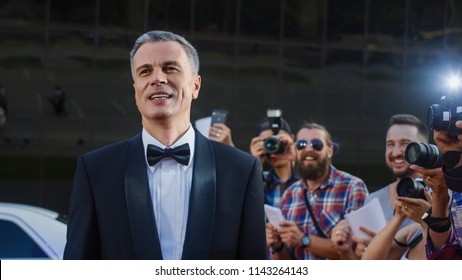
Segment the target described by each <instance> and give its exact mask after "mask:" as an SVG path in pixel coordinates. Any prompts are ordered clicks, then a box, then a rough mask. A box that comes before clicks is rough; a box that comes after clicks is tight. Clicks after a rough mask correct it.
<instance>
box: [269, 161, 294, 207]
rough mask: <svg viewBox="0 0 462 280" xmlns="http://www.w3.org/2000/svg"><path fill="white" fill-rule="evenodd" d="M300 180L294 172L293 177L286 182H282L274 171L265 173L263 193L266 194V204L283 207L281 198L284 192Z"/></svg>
mask: <svg viewBox="0 0 462 280" xmlns="http://www.w3.org/2000/svg"><path fill="white" fill-rule="evenodd" d="M298 179H299V178H298V176H297V174H296V173H294V172H292V175H291V176H290V178H289V179H288V180H287V181H286V182H281V180H279V177H278V176H277V175H276V173H275V172H274V170H273V169H271V170H270V171H265V172H263V191H264V194H265V204H269V205H271V206H274V207H279V206H280V205H281V198H282V195H283V194H284V191H285V190H286V189H287V188H288V187H289V186H290V185H292V184H293V183H295V182H296V181H297V180H298Z"/></svg>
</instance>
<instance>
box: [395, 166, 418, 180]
mask: <svg viewBox="0 0 462 280" xmlns="http://www.w3.org/2000/svg"><path fill="white" fill-rule="evenodd" d="M390 170H391V173H392V174H393V176H395V178H398V179H403V178H405V177H411V175H412V174H413V173H414V170H412V169H411V168H409V167H408V168H406V170H404V171H399V172H394V171H393V169H390Z"/></svg>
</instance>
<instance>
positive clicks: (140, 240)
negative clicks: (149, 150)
mask: <svg viewBox="0 0 462 280" xmlns="http://www.w3.org/2000/svg"><path fill="white" fill-rule="evenodd" d="M143 149H144V148H143V142H142V140H141V134H138V135H137V136H135V137H133V138H132V139H130V140H129V142H128V147H127V154H126V157H125V169H124V170H125V194H126V200H127V208H128V209H127V210H128V218H129V223H130V228H131V232H132V236H133V246H134V248H135V252H136V256H137V258H138V259H162V251H161V247H160V242H159V237H158V234H157V227H156V222H155V217H154V212H153V207H152V199H151V194H150V192H149V183H148V178H147V175H146V161H145V155H144V151H143Z"/></svg>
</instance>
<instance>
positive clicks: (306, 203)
mask: <svg viewBox="0 0 462 280" xmlns="http://www.w3.org/2000/svg"><path fill="white" fill-rule="evenodd" d="M303 198H304V199H305V205H306V208H308V212H310V216H311V220H313V223H314V226H315V227H316V230H317V231H318V233H319V235H320V236H321V237H324V238H327V235H326V234H325V233H324V231H323V230H322V229H321V227H320V226H319V225H318V221H316V218H315V217H314V214H313V210H312V209H311V205H310V202H309V201H308V196H307V192H306V189H304V190H303Z"/></svg>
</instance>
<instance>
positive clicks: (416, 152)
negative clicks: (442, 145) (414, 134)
mask: <svg viewBox="0 0 462 280" xmlns="http://www.w3.org/2000/svg"><path fill="white" fill-rule="evenodd" d="M404 158H405V159H406V161H407V162H409V163H410V164H415V165H418V166H421V167H423V168H437V167H441V166H443V155H442V154H441V153H440V151H439V150H438V148H437V147H436V146H435V145H432V144H425V143H417V142H411V143H409V144H408V145H407V147H406V150H405V151H404Z"/></svg>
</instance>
